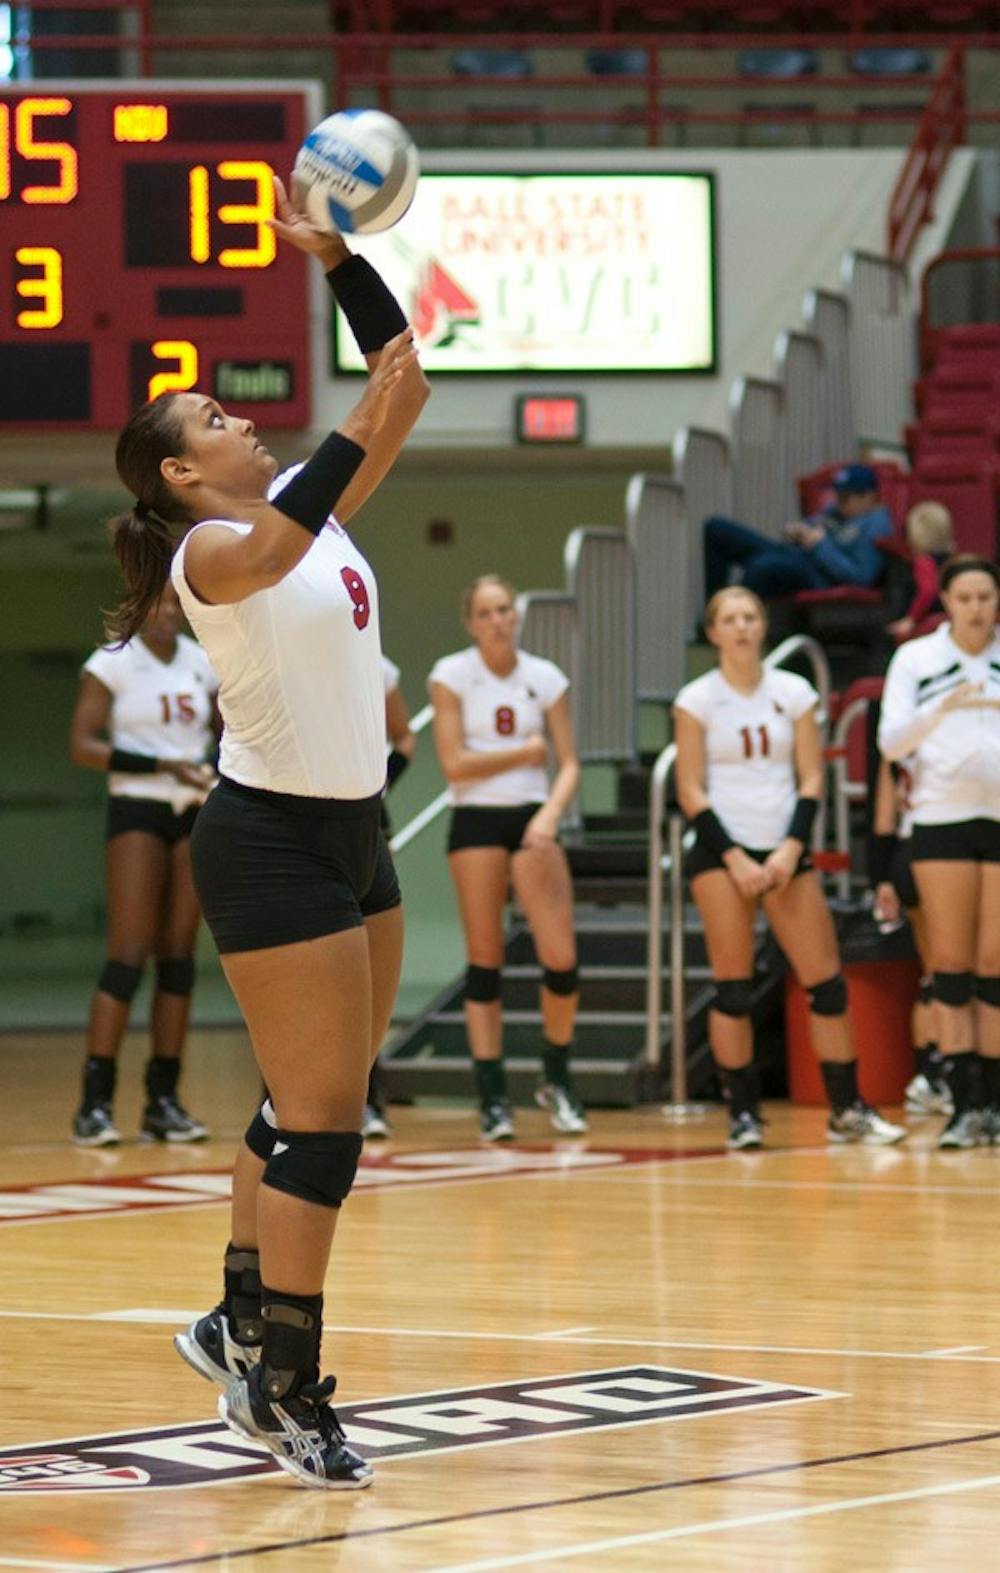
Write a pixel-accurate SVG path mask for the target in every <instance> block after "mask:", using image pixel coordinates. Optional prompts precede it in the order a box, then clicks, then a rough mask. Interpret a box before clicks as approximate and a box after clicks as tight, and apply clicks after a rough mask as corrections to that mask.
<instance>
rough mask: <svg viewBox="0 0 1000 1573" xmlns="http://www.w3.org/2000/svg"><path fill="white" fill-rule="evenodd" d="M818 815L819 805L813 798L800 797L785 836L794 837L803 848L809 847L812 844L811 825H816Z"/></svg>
mask: <svg viewBox="0 0 1000 1573" xmlns="http://www.w3.org/2000/svg"><path fill="white" fill-rule="evenodd" d="M818 813H819V803H818V802H817V801H816V799H815V798H814V797H800V798H799V800H798V802H797V803H796V805H795V812H794V813H793V815H792V822H791V824H790V825H789V827H788V830H787V832H786V834H787V835H789V836H792V837H794V839H795V840H796V841H801V842H802V845H803V846H804V847H808V846H810V845H811V843H812V833H813V825H814V824H815V823H816V815H817V814H818Z"/></svg>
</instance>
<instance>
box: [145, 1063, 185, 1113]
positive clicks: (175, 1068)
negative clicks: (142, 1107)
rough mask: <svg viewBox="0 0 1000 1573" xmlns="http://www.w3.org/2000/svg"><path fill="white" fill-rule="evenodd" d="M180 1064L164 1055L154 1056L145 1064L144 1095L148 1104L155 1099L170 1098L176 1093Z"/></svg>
mask: <svg viewBox="0 0 1000 1573" xmlns="http://www.w3.org/2000/svg"><path fill="white" fill-rule="evenodd" d="M180 1074H181V1062H180V1060H178V1059H168V1058H167V1056H166V1055H165V1054H154V1055H153V1057H152V1059H150V1060H149V1061H148V1062H147V1064H146V1095H147V1097H148V1098H149V1101H150V1103H155V1101H156V1099H157V1098H172V1097H173V1096H174V1094H175V1093H176V1091H177V1083H178V1080H179V1079H180Z"/></svg>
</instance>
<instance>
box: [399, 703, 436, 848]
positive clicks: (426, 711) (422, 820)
mask: <svg viewBox="0 0 1000 1573" xmlns="http://www.w3.org/2000/svg"><path fill="white" fill-rule="evenodd" d="M433 719H434V706H433V705H424V708H423V709H422V710H418V711H417V713H416V715H415V716H414V717H413V719H412V721H411V722H410V731H411V732H412V733H413V735H414V737H417V736H418V735H419V734H420V733H421V732H423V731H424V729H425V728H426V727H428V726H429V725H430V723H431V721H432V720H433ZM448 795H449V794H448V788H447V787H446V788H445V790H444V791H443V792H439V793H438V795H437V797H435V798H432V799H431V801H430V802H429V803H427V804H426V805H425V806H424V807H423V808H422V809H421V810H420V812H419V813H418V814H414V816H413V818H412V819H411V820H410V821H409V823H408V824H405V825H404V826H403V828H402V830H397V832H396V834H395V835H394V836H392V837H391V839H390V841H389V851H390V852H392V853H396V852H402V850H403V848H404V847H407V846H409V844H410V842H411V841H414V840H416V838H417V836H419V834H420V832H421V831H422V830H426V828H427V826H428V825H431V824H433V823H434V820H435V819H437V817H438V815H439V814H441V813H443V812H444V810H445V809H446V808H447V807H448Z"/></svg>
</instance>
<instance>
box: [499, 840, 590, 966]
mask: <svg viewBox="0 0 1000 1573" xmlns="http://www.w3.org/2000/svg"><path fill="white" fill-rule="evenodd" d="M510 867H511V882H512V884H513V886H514V893H515V895H516V896H517V899H518V901H519V903H520V905H521V910H522V911H523V913H524V915H525V917H526V918H527V920H528V926H529V928H530V929H531V933H532V936H533V938H534V941H535V950H536V952H537V954H538V959H539V961H540V962H541V963H542V965H543V966H547V967H552V968H556V969H561V970H565V969H567V968H569V967H573V966H575V965H576V937H575V934H574V931H573V881H572V878H571V877H570V872H569V863H568V862H567V859H566V854H565V852H564V851H563V849H562V847H561V846H560V845H559V843H558V842H557V841H550V842H548V843H547V844H546V845H545V846H542V847H523V848H522V849H521V850H520V851H519V852H515V853H514V856H513V857H512V859H511V865H510Z"/></svg>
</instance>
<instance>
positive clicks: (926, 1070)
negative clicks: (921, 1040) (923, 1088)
mask: <svg viewBox="0 0 1000 1573" xmlns="http://www.w3.org/2000/svg"><path fill="white" fill-rule="evenodd" d="M916 1055H917V1075H918V1076H925V1077H926V1078H927V1080H928V1081H930V1082H934V1081H936V1080H937V1078H938V1077H939V1076H940V1074H941V1056H940V1054H939V1053H938V1050H937V1044H936V1043H925V1044H923V1045H922V1046H921V1047H920V1048H919V1049H917V1051H916Z"/></svg>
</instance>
